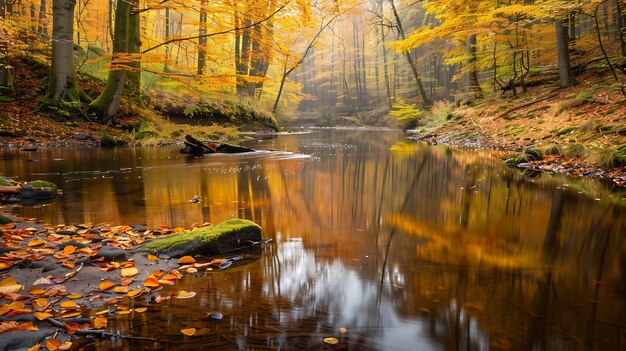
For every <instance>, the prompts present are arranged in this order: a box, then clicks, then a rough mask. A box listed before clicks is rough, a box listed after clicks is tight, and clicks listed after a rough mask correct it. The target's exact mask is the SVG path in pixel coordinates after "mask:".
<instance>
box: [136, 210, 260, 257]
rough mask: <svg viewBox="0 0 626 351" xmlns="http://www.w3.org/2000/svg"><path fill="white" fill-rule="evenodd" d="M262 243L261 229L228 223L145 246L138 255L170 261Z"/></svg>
mask: <svg viewBox="0 0 626 351" xmlns="http://www.w3.org/2000/svg"><path fill="white" fill-rule="evenodd" d="M260 240H261V227H260V226H259V225H258V224H256V223H254V222H252V221H249V220H246V219H229V220H226V221H224V222H221V223H219V224H216V225H214V226H210V227H203V228H198V229H194V230H192V231H190V232H185V233H180V234H174V235H170V236H167V237H163V238H158V239H154V240H150V241H148V242H146V243H145V244H144V245H143V246H141V247H140V248H138V250H139V251H144V252H153V253H156V254H161V255H167V256H170V257H181V256H185V255H193V254H205V255H209V254H216V253H220V252H226V251H231V250H236V249H243V248H246V247H250V246H251V245H252V242H258V241H260Z"/></svg>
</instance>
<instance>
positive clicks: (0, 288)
mask: <svg viewBox="0 0 626 351" xmlns="http://www.w3.org/2000/svg"><path fill="white" fill-rule="evenodd" d="M21 289H22V285H20V284H18V283H17V282H16V281H15V279H13V278H11V277H6V278H4V279H2V281H0V294H15V293H17V292H18V291H20V290H21Z"/></svg>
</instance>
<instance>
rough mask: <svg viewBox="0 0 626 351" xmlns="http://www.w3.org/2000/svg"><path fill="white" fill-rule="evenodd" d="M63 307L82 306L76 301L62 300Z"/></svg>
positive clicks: (73, 307)
mask: <svg viewBox="0 0 626 351" xmlns="http://www.w3.org/2000/svg"><path fill="white" fill-rule="evenodd" d="M61 307H62V308H65V309H68V310H69V309H75V308H80V306H78V305H77V304H76V301H63V302H61Z"/></svg>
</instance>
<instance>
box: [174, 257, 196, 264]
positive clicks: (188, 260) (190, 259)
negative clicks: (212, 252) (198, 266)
mask: <svg viewBox="0 0 626 351" xmlns="http://www.w3.org/2000/svg"><path fill="white" fill-rule="evenodd" d="M191 263H196V259H195V258H193V257H191V256H183V257H181V258H180V259H179V260H178V264H191Z"/></svg>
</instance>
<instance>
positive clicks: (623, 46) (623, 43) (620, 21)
mask: <svg viewBox="0 0 626 351" xmlns="http://www.w3.org/2000/svg"><path fill="white" fill-rule="evenodd" d="M620 1H621V0H615V10H616V11H617V18H616V20H617V39H618V40H619V48H620V52H621V54H622V56H623V57H626V40H625V39H624V15H623V11H622V4H620Z"/></svg>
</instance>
